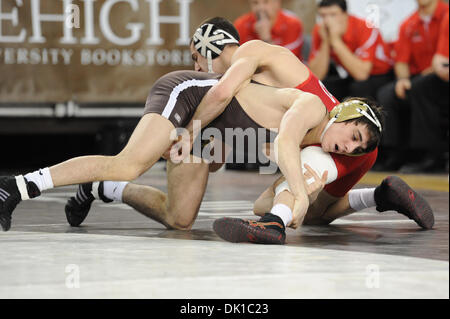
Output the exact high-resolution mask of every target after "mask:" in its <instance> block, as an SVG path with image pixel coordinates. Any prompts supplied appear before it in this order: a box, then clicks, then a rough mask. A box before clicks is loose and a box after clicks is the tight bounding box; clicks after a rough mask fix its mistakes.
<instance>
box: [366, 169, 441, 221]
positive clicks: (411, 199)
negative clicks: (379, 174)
mask: <svg viewBox="0 0 450 319" xmlns="http://www.w3.org/2000/svg"><path fill="white" fill-rule="evenodd" d="M375 202H376V204H377V207H376V208H377V211H379V212H385V211H387V210H395V211H397V212H399V213H400V214H403V215H405V216H406V217H408V218H409V219H413V220H414V221H415V222H416V223H417V224H418V225H419V226H420V227H422V228H425V229H431V228H433V225H434V215H433V210H432V209H431V207H430V205H429V204H428V203H427V201H426V200H425V199H424V198H423V197H422V196H421V195H420V194H417V193H416V192H415V191H414V190H413V189H412V188H411V187H410V186H409V185H408V184H406V183H405V182H404V181H403V180H402V179H401V178H400V177H397V176H388V177H386V178H385V179H384V180H383V182H382V183H381V184H380V185H379V186H378V187H377V188H376V189H375Z"/></svg>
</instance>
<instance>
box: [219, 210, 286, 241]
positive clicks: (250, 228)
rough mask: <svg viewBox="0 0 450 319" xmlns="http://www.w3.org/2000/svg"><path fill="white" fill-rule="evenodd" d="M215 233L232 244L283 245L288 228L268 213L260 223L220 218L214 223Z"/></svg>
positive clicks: (279, 219) (278, 218) (276, 217)
mask: <svg viewBox="0 0 450 319" xmlns="http://www.w3.org/2000/svg"><path fill="white" fill-rule="evenodd" d="M213 228H214V231H215V232H216V234H217V235H219V236H220V237H221V238H222V239H224V240H226V241H229V242H232V243H240V242H250V243H256V244H276V245H283V244H284V243H285V240H286V228H285V227H284V225H283V221H282V220H281V218H280V217H278V216H276V215H273V214H270V213H267V214H265V215H264V216H263V217H262V218H261V219H260V220H259V221H256V220H244V219H240V218H227V217H225V218H220V219H217V220H216V221H214V224H213Z"/></svg>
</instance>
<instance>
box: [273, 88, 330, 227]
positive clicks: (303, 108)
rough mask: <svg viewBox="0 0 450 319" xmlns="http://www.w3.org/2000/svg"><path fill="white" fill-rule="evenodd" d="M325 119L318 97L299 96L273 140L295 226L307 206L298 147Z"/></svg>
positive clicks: (311, 95)
mask: <svg viewBox="0 0 450 319" xmlns="http://www.w3.org/2000/svg"><path fill="white" fill-rule="evenodd" d="M325 115H326V108H325V106H324V105H323V103H322V101H321V100H320V98H319V97H317V96H315V95H313V94H309V93H305V92H301V94H299V96H298V98H297V99H296V100H295V101H294V103H293V104H292V106H291V107H290V108H289V109H288V110H287V112H286V113H285V115H284V116H283V118H282V120H281V124H280V131H279V134H278V136H277V138H276V140H275V145H276V157H277V164H278V166H279V167H280V170H281V172H282V173H283V175H284V176H285V177H286V180H287V182H288V185H289V188H290V190H291V193H292V195H293V196H294V197H295V199H296V207H294V212H293V214H294V223H295V221H296V219H297V220H298V219H301V218H302V217H304V215H305V214H306V210H307V208H308V206H309V199H308V194H307V191H306V188H305V185H304V180H303V174H301V173H299V172H302V163H301V157H300V148H299V145H300V144H301V142H302V140H303V139H304V137H305V135H306V133H307V132H308V130H310V129H312V128H314V127H316V126H317V125H319V123H320V122H321V121H322V120H323V117H324V116H325Z"/></svg>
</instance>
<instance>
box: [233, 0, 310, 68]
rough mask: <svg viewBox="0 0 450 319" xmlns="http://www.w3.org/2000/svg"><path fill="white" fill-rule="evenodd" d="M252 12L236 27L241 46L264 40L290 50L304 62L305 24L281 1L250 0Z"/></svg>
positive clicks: (240, 20) (236, 22)
mask: <svg viewBox="0 0 450 319" xmlns="http://www.w3.org/2000/svg"><path fill="white" fill-rule="evenodd" d="M249 3H250V8H251V12H249V13H247V14H245V15H243V16H241V17H239V18H238V19H237V20H236V21H235V22H234V25H235V27H236V29H237V30H238V32H239V36H240V38H241V40H240V44H243V43H245V42H248V41H250V40H263V41H265V42H268V43H271V44H276V45H280V46H283V47H285V48H288V49H289V50H291V51H292V53H294V54H295V55H296V56H297V57H298V58H299V59H301V60H302V48H303V24H302V21H301V20H300V19H299V18H298V17H297V16H296V15H295V14H294V13H293V12H290V11H288V10H285V9H282V7H281V0H250V1H249Z"/></svg>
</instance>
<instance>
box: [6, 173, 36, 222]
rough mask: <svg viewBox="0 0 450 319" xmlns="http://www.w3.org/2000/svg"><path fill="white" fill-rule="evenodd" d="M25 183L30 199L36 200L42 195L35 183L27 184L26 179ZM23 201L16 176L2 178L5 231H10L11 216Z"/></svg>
mask: <svg viewBox="0 0 450 319" xmlns="http://www.w3.org/2000/svg"><path fill="white" fill-rule="evenodd" d="M21 178H23V176H22V177H21ZM23 181H24V183H25V184H24V185H25V186H26V189H27V192H28V196H29V198H34V197H37V196H39V195H40V194H41V192H40V191H39V189H38V188H37V186H36V185H35V184H34V183H31V182H27V180H26V179H24V178H23ZM21 200H22V197H21V195H20V192H19V188H18V187H17V180H16V178H15V177H14V176H2V177H0V225H1V227H2V230H3V231H8V230H9V229H10V228H11V215H12V213H13V211H14V209H16V206H17V204H19V203H20V201H21Z"/></svg>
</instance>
